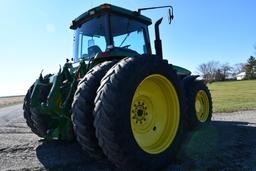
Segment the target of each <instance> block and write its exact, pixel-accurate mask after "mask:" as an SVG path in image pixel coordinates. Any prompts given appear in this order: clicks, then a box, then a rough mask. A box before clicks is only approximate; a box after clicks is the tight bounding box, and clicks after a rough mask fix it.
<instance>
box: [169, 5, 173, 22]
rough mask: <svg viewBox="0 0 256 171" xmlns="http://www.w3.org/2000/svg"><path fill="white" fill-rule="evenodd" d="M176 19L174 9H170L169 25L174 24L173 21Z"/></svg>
mask: <svg viewBox="0 0 256 171" xmlns="http://www.w3.org/2000/svg"><path fill="white" fill-rule="evenodd" d="M173 18H174V15H173V9H172V8H169V10H168V19H169V24H171V23H172V20H173Z"/></svg>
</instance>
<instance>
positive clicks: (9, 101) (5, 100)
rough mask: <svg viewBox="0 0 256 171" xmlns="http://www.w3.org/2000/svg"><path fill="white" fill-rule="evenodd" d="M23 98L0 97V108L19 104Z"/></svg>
mask: <svg viewBox="0 0 256 171" xmlns="http://www.w3.org/2000/svg"><path fill="white" fill-rule="evenodd" d="M23 100H24V96H11V97H0V108H2V107H6V106H11V105H15V104H20V103H22V102H23Z"/></svg>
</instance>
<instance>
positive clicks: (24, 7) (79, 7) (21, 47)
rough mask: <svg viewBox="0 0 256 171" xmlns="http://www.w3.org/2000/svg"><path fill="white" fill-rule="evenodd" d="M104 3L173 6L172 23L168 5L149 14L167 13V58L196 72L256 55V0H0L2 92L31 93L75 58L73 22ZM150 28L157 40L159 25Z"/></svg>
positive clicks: (134, 7) (164, 40) (155, 16)
mask: <svg viewBox="0 0 256 171" xmlns="http://www.w3.org/2000/svg"><path fill="white" fill-rule="evenodd" d="M102 3H111V4H114V5H118V6H121V7H124V8H128V9H130V10H137V9H138V8H142V7H151V6H159V5H172V6H173V7H174V15H175V17H174V21H173V23H172V24H171V25H169V24H168V19H167V10H153V11H145V12H143V14H144V15H146V16H148V17H150V18H152V20H153V23H154V22H155V21H156V20H157V19H159V18H160V17H164V20H163V23H162V24H161V26H160V29H161V32H160V34H161V37H162V44H163V52H164V58H165V59H168V60H169V63H172V64H174V65H179V66H182V67H185V68H187V69H189V70H191V71H192V72H193V73H196V71H197V66H198V65H200V64H201V63H204V62H208V61H211V60H216V61H219V62H221V63H226V62H228V63H229V64H231V65H233V64H236V63H244V62H246V60H247V59H248V58H249V57H250V56H251V55H255V51H256V50H255V49H254V46H256V12H255V9H256V1H255V0H161V1H156V0H147V1H142V0H124V1H122V0H105V1H103V0H73V1H70V0H69V1H68V0H54V1H53V0H22V1H21V0H0V22H1V24H0V96H8V95H23V94H26V91H27V89H28V88H29V87H30V86H31V85H32V84H33V83H34V81H35V80H36V79H37V78H38V76H39V73H40V72H41V70H42V69H43V70H44V71H43V73H44V74H48V73H56V72H57V71H58V69H59V65H62V66H63V64H64V63H65V59H66V58H71V57H73V50H72V48H73V31H72V30H70V29H69V26H70V23H71V21H72V20H73V19H75V18H76V17H78V16H79V15H80V14H82V13H83V12H85V11H87V10H88V9H90V8H92V7H94V6H97V5H99V4H102ZM150 32H151V34H150V38H151V42H153V40H154V34H153V32H154V30H153V25H152V26H150ZM153 47H154V46H153V45H152V48H153Z"/></svg>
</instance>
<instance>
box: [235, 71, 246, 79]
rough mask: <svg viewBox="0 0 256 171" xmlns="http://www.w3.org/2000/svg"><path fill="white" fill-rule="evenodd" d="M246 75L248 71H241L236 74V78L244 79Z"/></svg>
mask: <svg viewBox="0 0 256 171" xmlns="http://www.w3.org/2000/svg"><path fill="white" fill-rule="evenodd" d="M245 76H246V73H245V72H241V73H240V74H237V75H236V79H237V80H243V79H244V78H245Z"/></svg>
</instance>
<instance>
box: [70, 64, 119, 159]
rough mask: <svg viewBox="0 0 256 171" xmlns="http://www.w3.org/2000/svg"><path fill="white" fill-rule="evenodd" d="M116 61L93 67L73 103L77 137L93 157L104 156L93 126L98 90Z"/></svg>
mask: <svg viewBox="0 0 256 171" xmlns="http://www.w3.org/2000/svg"><path fill="white" fill-rule="evenodd" d="M115 63H116V62H115V61H112V62H104V63H101V64H99V65H96V66H95V67H93V68H92V69H91V70H90V71H89V72H88V73H87V74H86V75H85V76H84V78H83V79H82V80H81V81H80V83H79V85H78V88H77V91H76V93H75V95H74V102H73V104H72V112H73V116H72V118H73V119H72V120H73V125H74V132H75V135H76V139H77V141H78V142H79V144H80V145H81V146H82V148H83V150H85V151H86V152H87V153H88V154H89V155H90V156H91V157H93V158H95V159H100V158H103V157H104V154H103V152H102V150H101V148H100V147H99V145H98V140H97V138H96V136H95V128H94V126H93V120H94V118H93V114H92V113H93V109H94V99H95V97H96V91H97V89H98V87H99V86H100V81H101V79H102V78H103V77H104V75H105V74H106V72H107V71H108V70H109V69H110V68H111V67H112V66H113V65H114V64H115Z"/></svg>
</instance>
